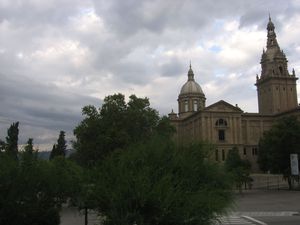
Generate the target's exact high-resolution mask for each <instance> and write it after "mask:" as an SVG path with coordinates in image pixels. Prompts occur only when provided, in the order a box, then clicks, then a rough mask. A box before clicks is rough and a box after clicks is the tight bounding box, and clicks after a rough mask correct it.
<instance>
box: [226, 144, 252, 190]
mask: <svg viewBox="0 0 300 225" xmlns="http://www.w3.org/2000/svg"><path fill="white" fill-rule="evenodd" d="M225 168H226V171H228V172H230V173H231V175H232V178H233V180H234V182H235V184H236V187H237V188H238V189H239V190H240V191H241V190H242V185H243V184H245V185H246V184H249V183H250V182H251V181H252V179H251V177H250V169H251V164H250V162H249V161H248V160H242V159H241V157H240V154H239V150H238V149H237V148H236V147H234V148H232V149H230V150H229V151H228V154H227V158H226V160H225Z"/></svg>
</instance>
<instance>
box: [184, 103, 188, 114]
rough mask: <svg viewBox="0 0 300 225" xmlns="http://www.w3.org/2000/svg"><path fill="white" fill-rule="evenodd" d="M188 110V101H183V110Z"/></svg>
mask: <svg viewBox="0 0 300 225" xmlns="http://www.w3.org/2000/svg"><path fill="white" fill-rule="evenodd" d="M188 110H189V103H188V101H184V111H185V112H187V111H188Z"/></svg>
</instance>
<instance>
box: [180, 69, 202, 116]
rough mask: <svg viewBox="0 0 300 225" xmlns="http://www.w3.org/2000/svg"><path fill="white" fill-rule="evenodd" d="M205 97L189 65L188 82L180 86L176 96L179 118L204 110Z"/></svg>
mask: <svg viewBox="0 0 300 225" xmlns="http://www.w3.org/2000/svg"><path fill="white" fill-rule="evenodd" d="M205 100H206V98H205V95H204V93H203V91H202V89H201V87H200V85H199V84H198V83H197V82H196V81H195V79H194V72H193V70H192V66H191V64H190V69H189V71H188V80H187V82H186V83H185V84H184V85H183V86H182V88H181V91H180V94H179V96H178V100H177V101H178V112H179V118H184V117H186V116H189V115H191V114H192V113H194V112H197V111H199V110H201V109H204V108H205Z"/></svg>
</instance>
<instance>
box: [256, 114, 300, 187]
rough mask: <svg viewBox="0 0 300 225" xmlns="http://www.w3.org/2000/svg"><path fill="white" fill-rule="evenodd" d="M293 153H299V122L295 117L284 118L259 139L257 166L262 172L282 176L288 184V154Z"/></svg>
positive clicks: (289, 171)
mask: <svg viewBox="0 0 300 225" xmlns="http://www.w3.org/2000/svg"><path fill="white" fill-rule="evenodd" d="M293 153H295V154H299V153H300V122H299V121H298V120H297V118H296V117H285V118H282V119H280V120H278V121H277V122H276V123H275V124H274V125H273V127H272V128H271V129H270V130H269V131H267V132H265V133H264V135H263V137H262V138H261V139H260V141H259V152H258V164H259V166H260V168H261V170H263V171H270V172H271V173H281V174H283V175H284V176H285V177H286V178H288V181H289V184H290V176H291V167H290V154H293Z"/></svg>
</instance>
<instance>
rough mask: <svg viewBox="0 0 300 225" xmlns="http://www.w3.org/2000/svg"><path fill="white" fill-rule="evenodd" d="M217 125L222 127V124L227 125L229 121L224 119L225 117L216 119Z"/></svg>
mask: <svg viewBox="0 0 300 225" xmlns="http://www.w3.org/2000/svg"><path fill="white" fill-rule="evenodd" d="M216 126H217V127H220V126H225V127H226V126H227V121H226V120H224V119H218V120H217V121H216Z"/></svg>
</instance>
